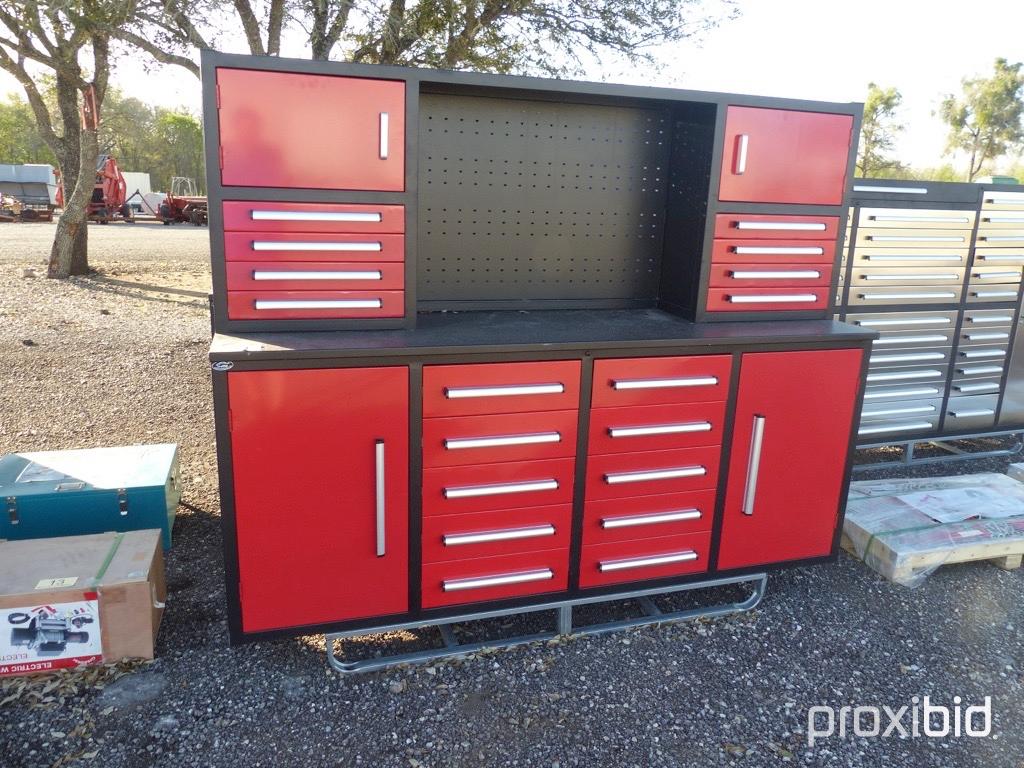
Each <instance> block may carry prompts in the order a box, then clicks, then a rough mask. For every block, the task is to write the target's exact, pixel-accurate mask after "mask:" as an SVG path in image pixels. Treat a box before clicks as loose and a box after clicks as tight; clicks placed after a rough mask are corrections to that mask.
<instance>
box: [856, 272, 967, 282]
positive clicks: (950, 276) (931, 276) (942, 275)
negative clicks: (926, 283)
mask: <svg viewBox="0 0 1024 768" xmlns="http://www.w3.org/2000/svg"><path fill="white" fill-rule="evenodd" d="M959 277H960V275H958V274H957V273H956V272H926V273H924V274H920V275H918V274H914V275H901V274H899V273H897V274H894V275H889V274H886V275H861V276H860V279H861V280H956V279H957V278H959Z"/></svg>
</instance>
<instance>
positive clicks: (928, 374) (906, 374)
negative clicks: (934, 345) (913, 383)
mask: <svg viewBox="0 0 1024 768" xmlns="http://www.w3.org/2000/svg"><path fill="white" fill-rule="evenodd" d="M941 377H942V371H936V370H935V369H934V368H929V369H927V370H924V371H897V372H895V373H869V374H868V377H867V381H869V382H870V381H900V380H902V379H936V378H941Z"/></svg>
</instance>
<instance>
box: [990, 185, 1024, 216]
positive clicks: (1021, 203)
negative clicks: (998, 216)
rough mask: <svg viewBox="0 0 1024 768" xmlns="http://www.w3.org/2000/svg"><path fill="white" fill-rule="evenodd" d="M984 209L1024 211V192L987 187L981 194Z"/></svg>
mask: <svg viewBox="0 0 1024 768" xmlns="http://www.w3.org/2000/svg"><path fill="white" fill-rule="evenodd" d="M981 208H982V210H983V211H1024V192H1004V191H1003V190H1001V189H986V190H985V191H984V192H983V193H982V196H981Z"/></svg>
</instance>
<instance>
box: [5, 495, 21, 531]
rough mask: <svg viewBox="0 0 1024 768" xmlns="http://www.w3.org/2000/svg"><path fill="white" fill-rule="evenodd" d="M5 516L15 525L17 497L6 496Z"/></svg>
mask: <svg viewBox="0 0 1024 768" xmlns="http://www.w3.org/2000/svg"><path fill="white" fill-rule="evenodd" d="M7 516H8V517H9V518H10V520H11V525H17V524H18V522H19V520H18V497H17V496H8V497H7Z"/></svg>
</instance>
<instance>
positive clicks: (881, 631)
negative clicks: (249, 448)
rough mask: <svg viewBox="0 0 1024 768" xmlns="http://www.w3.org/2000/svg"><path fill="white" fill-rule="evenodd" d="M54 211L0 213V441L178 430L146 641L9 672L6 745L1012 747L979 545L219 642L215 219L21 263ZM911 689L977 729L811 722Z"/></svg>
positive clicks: (48, 230) (216, 761)
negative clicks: (619, 617)
mask: <svg viewBox="0 0 1024 768" xmlns="http://www.w3.org/2000/svg"><path fill="white" fill-rule="evenodd" d="M52 231H53V226H52V225H47V224H33V225H27V224H17V225H14V224H7V225H2V224H0V370H3V371H5V372H6V375H4V376H3V378H2V381H0V453H6V452H9V451H14V450H45V449H55V448H72V447H89V446H97V445H107V444H116V443H131V442H165V441H167V442H177V443H180V444H181V447H182V457H183V483H184V488H185V493H184V498H183V506H182V508H181V509H180V510H179V514H178V519H177V524H176V528H175V547H174V550H173V551H172V552H171V553H170V556H169V558H168V563H167V567H168V586H169V590H170V596H169V599H168V608H167V612H166V614H165V616H164V622H163V626H162V629H161V633H160V639H159V643H158V646H157V660H156V661H154V662H152V663H150V664H141V665H126V666H121V667H118V668H113V669H107V670H102V671H100V670H92V671H90V672H89V673H87V674H83V675H80V676H79V677H77V678H76V677H73V676H51V677H48V678H45V679H43V678H35V679H33V680H30V681H29V684H26V685H25V686H24V687H20V686H21V681H19V682H17V683H12V682H11V681H7V682H6V683H5V684H4V687H3V688H2V689H0V701H2V700H3V699H5V698H10V699H11V701H8V702H7V703H6V704H0V765H2V766H3V767H4V768H8V767H9V768H15V767H17V768H21V767H22V766H25V767H28V766H58V765H61V766H63V765H83V766H88V765H95V766H102V768H122V767H126V766H132V767H135V766H138V767H139V768H143V767H147V768H148V767H149V766H216V767H218V768H219V767H220V766H225V767H227V766H245V767H246V768H249V767H251V766H303V767H307V766H309V767H312V766H350V765H351V766H355V765H362V766H374V767H376V766H474V767H478V766H510V765H514V766H530V767H531V768H532V767H534V766H542V767H544V768H551V767H552V766H560V767H562V768H564V767H565V766H609V767H611V766H615V767H616V768H618V767H620V766H698V765H700V766H702V765H743V766H761V765H772V766H774V765H779V764H786V763H788V764H800V765H813V766H818V765H821V766H825V765H829V766H833V765H835V766H880V765H885V766H913V767H914V768H919V767H920V768H923V767H924V766H986V767H988V768H992V767H995V768H1003V767H1004V766H1005V767H1007V768H1021V767H1022V766H1024V735H1022V730H1024V714H1022V713H1024V706H1022V705H1024V677H1022V675H1024V639H1022V635H1021V628H1022V627H1024V572H1022V571H1016V572H1004V571H1001V570H998V569H997V568H995V567H993V566H991V565H989V564H985V563H980V564H971V565H961V566H949V567H946V568H942V569H940V570H939V571H938V572H936V573H935V574H934V575H932V576H931V577H930V578H929V579H927V580H926V581H925V583H924V584H923V585H922V586H921V587H919V588H917V589H916V590H913V591H911V590H907V589H905V588H902V587H897V586H894V585H891V584H889V583H887V582H885V581H883V580H882V579H880V578H879V577H877V576H875V575H874V574H873V573H871V572H870V571H868V570H867V569H865V568H864V567H862V566H861V565H860V564H859V563H857V562H856V561H854V560H852V559H851V558H849V557H847V556H845V555H843V556H841V557H840V559H839V562H838V563H836V564H835V565H831V566H823V567H817V568H813V569H806V570H799V569H798V570H792V571H786V572H783V573H781V574H779V575H777V576H772V577H771V578H770V579H769V590H768V596H767V597H766V599H765V601H764V602H763V603H762V605H761V607H760V608H759V609H758V610H756V611H755V612H753V613H751V614H747V615H743V616H739V617H735V618H730V619H723V620H717V621H712V622H691V623H686V624H680V625H675V626H670V627H663V628H648V629H642V630H636V631H632V632H628V633H619V634H613V635H608V636H604V637H586V638H577V639H571V640H569V641H566V642H558V643H551V644H547V645H540V646H529V647H524V648H518V649H515V650H511V651H507V652H499V653H489V654H481V655H478V656H476V657H474V658H471V659H468V660H465V661H459V662H451V663H445V664H438V665H434V666H430V667H415V668H410V669H402V670H393V671H389V672H383V673H374V674H369V675H365V676H362V677H358V678H339V677H337V676H335V675H334V674H331V673H328V671H327V669H326V664H325V659H324V651H323V639H322V637H310V638H300V639H296V640H283V641H277V642H265V643H259V644H251V645H247V646H244V647H240V648H231V647H229V645H228V639H227V630H226V626H225V619H224V615H225V611H224V595H223V573H222V568H221V557H220V546H221V542H220V530H219V526H218V516H219V510H218V500H217V491H216V464H215V453H214V437H213V424H212V413H211V403H210V396H209V390H210V382H209V374H208V368H207V363H206V359H205V358H206V346H207V343H208V341H209V320H208V317H207V312H206V308H205V300H204V299H203V296H204V295H205V293H206V292H207V291H208V290H209V274H208V267H207V265H206V260H207V253H206V238H207V233H206V230H205V229H194V228H192V227H187V226H181V227H160V226H156V225H141V224H140V225H135V226H134V227H132V226H129V225H125V224H112V225H109V226H106V227H102V226H92V227H90V237H91V238H92V246H93V247H92V252H93V264H94V265H95V266H97V267H98V268H99V270H100V272H99V274H98V275H96V276H95V277H89V278H77V279H74V280H71V281H67V282H63V283H61V282H55V281H49V280H45V279H42V278H37V279H31V278H23V277H21V271H22V267H25V266H30V265H40V264H41V262H42V261H44V260H45V257H46V254H47V252H48V248H49V238H50V237H52ZM1004 468H1005V461H1000V460H987V461H983V462H974V463H970V464H965V463H960V464H949V465H945V466H943V467H942V468H941V469H936V468H935V467H929V468H925V470H923V471H925V472H928V473H938V472H941V473H956V472H967V471H1002V470H1003V469H1004ZM19 687H20V689H19ZM924 695H928V696H930V697H931V698H932V700H933V701H934V702H937V703H940V704H949V703H950V702H951V701H952V699H953V697H954V696H961V697H963V700H964V703H965V705H966V704H976V703H981V701H982V699H983V697H985V696H991V697H992V711H993V715H994V718H993V719H994V723H993V731H992V736H990V737H989V738H967V737H960V738H946V739H929V738H924V737H919V738H906V739H899V738H895V737H889V738H845V739H840V738H838V737H832V738H828V739H823V740H821V741H819V742H818V743H817V744H816V745H815V746H814V747H813V748H809V747H808V745H807V737H806V734H805V730H806V724H807V711H808V708H809V707H812V706H815V705H834V706H835V707H839V706H842V705H876V706H881V705H888V706H890V707H892V708H893V709H894V710H895V709H898V708H899V707H900V706H903V705H905V704H906V705H909V704H911V697H913V696H924ZM884 724H885V723H884V722H883V725H884Z"/></svg>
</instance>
